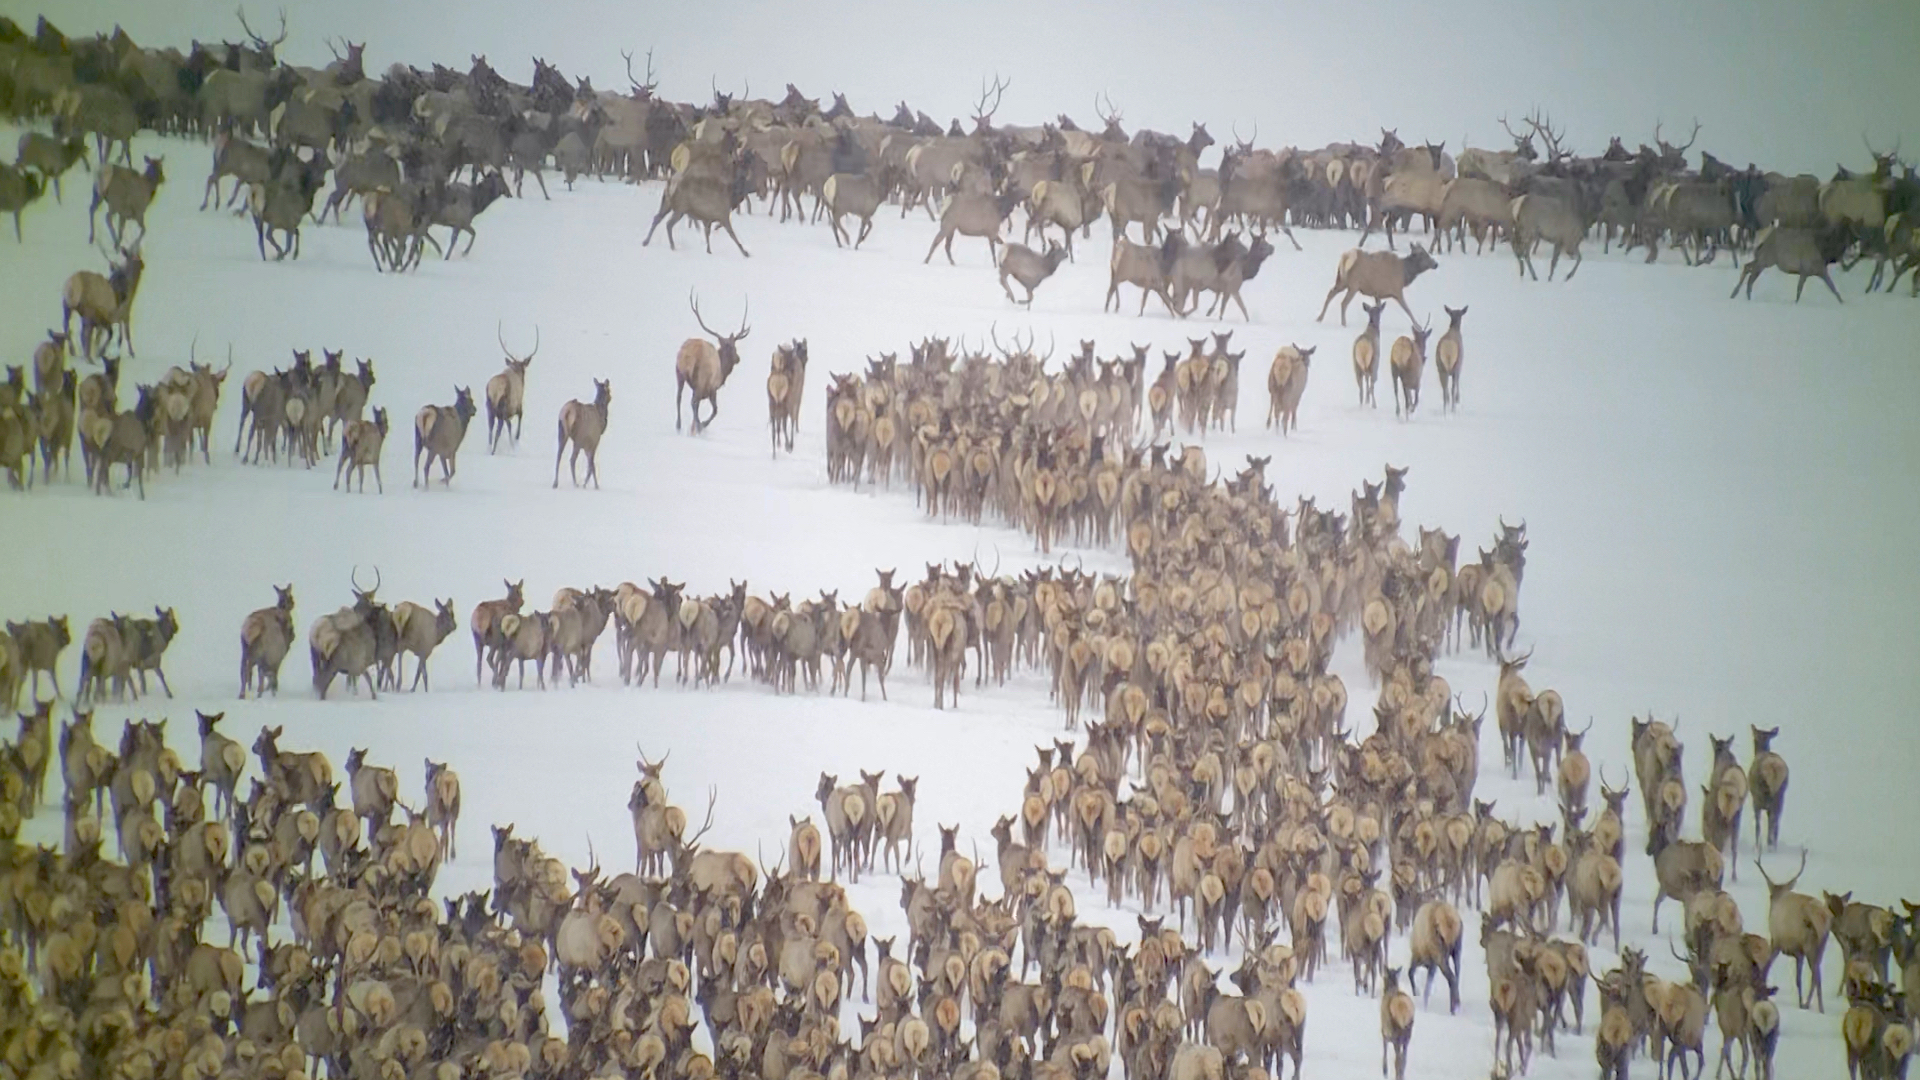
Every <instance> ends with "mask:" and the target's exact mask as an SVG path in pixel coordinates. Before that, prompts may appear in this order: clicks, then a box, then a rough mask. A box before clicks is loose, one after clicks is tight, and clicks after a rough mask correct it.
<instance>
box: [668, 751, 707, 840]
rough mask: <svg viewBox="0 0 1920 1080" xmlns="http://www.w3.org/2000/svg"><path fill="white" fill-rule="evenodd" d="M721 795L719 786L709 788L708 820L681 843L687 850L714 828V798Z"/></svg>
mask: <svg viewBox="0 0 1920 1080" xmlns="http://www.w3.org/2000/svg"><path fill="white" fill-rule="evenodd" d="M661 760H663V761H664V760H666V759H665V758H662V759H661ZM719 797H720V789H719V788H717V787H709V788H707V820H705V821H703V822H701V823H700V831H699V832H697V833H694V834H693V835H692V836H691V837H689V838H687V840H686V841H684V842H683V843H682V844H681V845H680V846H681V847H682V848H683V849H685V850H687V851H692V850H693V846H694V845H695V844H698V843H699V842H700V838H701V837H703V836H705V835H707V830H708V829H711V828H713V803H714V800H716V799H718V798H719Z"/></svg>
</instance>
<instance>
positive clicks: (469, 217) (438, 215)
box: [315, 170, 673, 261]
mask: <svg viewBox="0 0 1920 1080" xmlns="http://www.w3.org/2000/svg"><path fill="white" fill-rule="evenodd" d="M315 186H316V187H317V186H318V185H315ZM508 191H509V189H508V187H507V178H506V177H504V176H502V175H500V173H499V172H498V171H497V170H493V171H489V172H488V173H487V174H486V175H485V176H482V177H480V179H479V181H478V182H477V183H473V184H448V185H446V186H445V187H444V188H442V189H440V190H439V191H437V192H435V193H434V197H433V198H432V199H431V200H430V201H431V204H432V205H431V207H430V208H429V210H428V217H429V224H430V225H444V226H445V227H447V228H448V229H449V230H451V232H450V234H449V235H448V236H447V246H446V249H445V250H444V251H442V252H441V253H440V258H441V259H442V260H443V261H444V260H447V259H451V258H453V248H454V245H455V244H457V243H459V242H460V234H461V233H466V234H467V246H466V247H464V248H462V249H461V250H460V254H462V255H470V254H472V253H473V242H474V241H475V240H477V239H479V234H478V233H476V232H474V230H473V219H474V218H477V217H479V216H480V214H481V212H483V211H484V210H486V208H487V207H489V206H492V205H493V204H494V202H495V201H496V200H499V199H501V198H504V197H506V195H507V194H508ZM667 234H668V237H669V239H671V237H672V234H673V229H672V227H671V226H669V227H668V229H667Z"/></svg>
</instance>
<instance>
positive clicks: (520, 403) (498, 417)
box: [487, 326, 540, 454]
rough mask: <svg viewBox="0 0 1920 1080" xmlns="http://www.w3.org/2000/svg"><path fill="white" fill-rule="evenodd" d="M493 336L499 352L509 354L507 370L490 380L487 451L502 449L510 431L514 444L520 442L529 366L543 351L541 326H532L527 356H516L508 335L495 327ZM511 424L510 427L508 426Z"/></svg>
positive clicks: (488, 387) (488, 384) (488, 390)
mask: <svg viewBox="0 0 1920 1080" xmlns="http://www.w3.org/2000/svg"><path fill="white" fill-rule="evenodd" d="M494 336H495V337H496V338H498V339H499V341H500V351H501V352H503V353H506V354H507V360H506V364H507V369H506V370H505V371H502V372H501V373H500V374H498V375H495V376H494V377H493V378H491V379H488V380H487V453H489V454H491V453H493V452H495V451H497V450H498V449H500V440H501V439H502V438H503V437H505V436H506V435H508V434H509V433H511V434H512V436H513V444H514V445H515V446H518V445H520V421H521V412H522V409H523V407H524V405H525V403H526V397H527V367H528V366H529V365H531V364H532V363H533V358H534V357H535V356H536V355H538V354H539V352H540V328H539V327H538V326H535V327H534V328H533V352H530V353H528V354H527V355H525V356H515V355H513V350H512V349H509V348H507V339H506V335H505V334H503V333H501V332H500V328H499V327H498V326H495V327H494ZM509 425H511V427H509Z"/></svg>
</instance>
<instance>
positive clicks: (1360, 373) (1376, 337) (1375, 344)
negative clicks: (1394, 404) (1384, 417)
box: [1353, 300, 1387, 406]
mask: <svg viewBox="0 0 1920 1080" xmlns="http://www.w3.org/2000/svg"><path fill="white" fill-rule="evenodd" d="M1360 310H1362V311H1364V312H1366V313H1367V328H1366V329H1365V330H1362V331H1361V332H1360V336H1359V337H1357V338H1354V339H1353V381H1354V383H1355V385H1357V386H1358V387H1359V388H1360V404H1362V405H1367V406H1374V405H1375V402H1374V397H1373V387H1374V384H1375V383H1377V382H1378V381H1379V380H1380V316H1381V315H1382V314H1384V313H1385V312H1386V310H1387V302H1386V301H1385V300H1382V301H1380V302H1378V303H1374V304H1369V303H1367V302H1366V301H1364V300H1363V301H1361V302H1360Z"/></svg>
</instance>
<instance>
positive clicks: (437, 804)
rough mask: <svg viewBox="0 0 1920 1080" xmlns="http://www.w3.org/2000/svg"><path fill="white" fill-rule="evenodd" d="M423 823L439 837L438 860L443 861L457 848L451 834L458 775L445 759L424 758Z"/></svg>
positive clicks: (455, 828)
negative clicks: (424, 791)
mask: <svg viewBox="0 0 1920 1080" xmlns="http://www.w3.org/2000/svg"><path fill="white" fill-rule="evenodd" d="M426 762H427V824H428V825H429V826H430V827H432V829H433V830H434V832H436V833H438V834H439V837H440V860H441V861H442V862H446V861H448V860H450V859H452V858H453V857H454V856H455V855H456V854H458V852H459V845H458V844H457V843H456V842H455V837H456V836H457V835H458V833H459V829H460V776H459V774H457V773H455V772H454V771H453V769H451V768H449V767H448V766H447V764H446V763H445V762H441V761H435V760H433V759H432V758H427V759H426Z"/></svg>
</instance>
